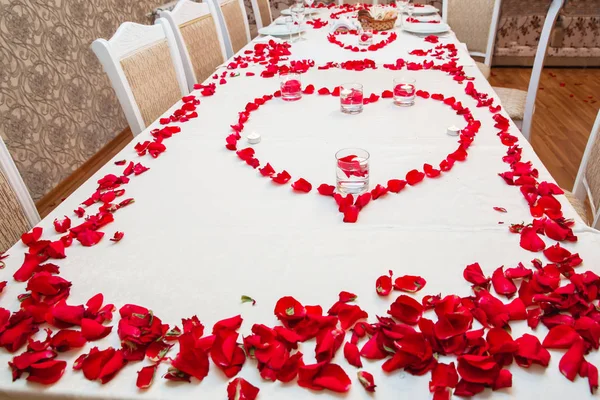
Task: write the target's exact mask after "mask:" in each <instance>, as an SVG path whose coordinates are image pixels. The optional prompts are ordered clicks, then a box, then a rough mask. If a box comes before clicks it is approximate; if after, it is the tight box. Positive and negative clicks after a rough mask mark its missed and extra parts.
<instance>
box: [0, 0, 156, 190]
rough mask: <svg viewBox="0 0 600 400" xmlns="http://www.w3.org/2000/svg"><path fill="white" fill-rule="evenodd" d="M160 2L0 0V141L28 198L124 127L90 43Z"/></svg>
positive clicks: (63, 175)
mask: <svg viewBox="0 0 600 400" xmlns="http://www.w3.org/2000/svg"><path fill="white" fill-rule="evenodd" d="M165 2H167V1H166V0H0V135H1V136H2V138H3V139H4V141H5V142H6V144H7V146H8V148H9V150H10V152H11V154H12V156H13V158H14V160H15V162H16V164H17V166H18V168H19V170H20V171H21V174H22V175H23V179H24V180H25V183H26V184H27V186H28V188H29V190H30V192H31V195H32V197H33V198H34V200H38V199H40V198H41V197H42V196H43V195H44V194H46V193H48V191H50V190H51V189H52V188H53V187H55V186H56V185H57V184H58V183H59V182H60V181H61V180H63V179H64V178H66V177H67V176H68V175H69V174H70V173H71V172H72V171H74V170H75V169H76V168H77V167H79V166H80V165H81V164H82V163H83V162H85V161H86V160H87V159H89V158H90V157H91V156H92V155H93V154H94V153H96V152H97V151H98V150H99V149H100V148H101V147H102V146H103V145H105V144H106V143H107V142H108V141H110V140H111V139H112V138H113V137H115V136H116V135H117V134H118V133H120V132H121V131H122V130H123V129H125V127H126V126H127V122H126V121H125V117H124V116H123V113H122V111H121V108H120V106H119V103H118V102H117V99H116V97H115V95H114V92H113V90H112V88H111V86H110V84H109V82H108V79H107V78H106V76H105V74H104V72H103V70H102V67H101V66H100V64H99V63H98V61H97V59H96V57H95V55H94V54H93V53H92V51H91V50H90V44H91V42H92V41H93V40H94V39H96V38H98V37H104V38H109V37H111V36H112V35H113V34H114V32H115V30H116V29H117V27H118V26H119V25H120V24H121V23H122V22H124V21H135V22H139V23H151V22H152V21H151V18H149V17H148V16H147V14H148V13H150V12H151V11H152V10H153V9H154V8H155V7H157V6H159V5H161V4H163V3H165Z"/></svg>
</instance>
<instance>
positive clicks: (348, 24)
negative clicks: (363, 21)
mask: <svg viewBox="0 0 600 400" xmlns="http://www.w3.org/2000/svg"><path fill="white" fill-rule="evenodd" d="M340 28H344V29H348V30H352V29H360V24H359V22H358V21H351V20H349V19H348V18H345V17H341V18H340V19H338V20H337V21H335V23H334V24H333V26H332V27H331V32H335V31H336V30H338V29H340Z"/></svg>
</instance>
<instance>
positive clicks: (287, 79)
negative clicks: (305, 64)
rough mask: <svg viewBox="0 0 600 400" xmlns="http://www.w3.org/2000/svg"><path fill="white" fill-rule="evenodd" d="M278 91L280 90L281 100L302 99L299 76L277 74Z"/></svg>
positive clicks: (294, 74)
mask: <svg viewBox="0 0 600 400" xmlns="http://www.w3.org/2000/svg"><path fill="white" fill-rule="evenodd" d="M279 89H280V90H281V100H284V101H296V100H300V98H301V97H302V83H301V82H300V74H299V73H296V72H281V73H280V74H279Z"/></svg>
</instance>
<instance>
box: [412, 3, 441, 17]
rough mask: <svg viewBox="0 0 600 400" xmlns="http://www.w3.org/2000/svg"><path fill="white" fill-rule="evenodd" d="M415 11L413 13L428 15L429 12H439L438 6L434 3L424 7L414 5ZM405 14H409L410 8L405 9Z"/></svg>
mask: <svg viewBox="0 0 600 400" xmlns="http://www.w3.org/2000/svg"><path fill="white" fill-rule="evenodd" d="M413 8H414V10H415V11H413V15H427V14H435V13H437V12H439V11H440V10H438V9H437V8H435V7H434V6H432V5H429V4H425V5H424V6H423V7H413ZM404 14H408V10H406V9H404Z"/></svg>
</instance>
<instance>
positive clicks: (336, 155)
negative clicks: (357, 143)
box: [335, 147, 371, 164]
mask: <svg viewBox="0 0 600 400" xmlns="http://www.w3.org/2000/svg"><path fill="white" fill-rule="evenodd" d="M351 150H352V151H355V150H358V152H363V153H364V154H365V155H366V156H365V157H361V158H364V161H369V159H370V158H371V154H370V153H369V152H368V151H367V150H365V149H361V148H360V147H345V148H343V149H339V150H338V151H336V153H335V160H336V161H337V162H338V163H342V164H345V163H348V164H349V163H351V162H350V161H340V158H341V157H340V156H339V154H340V153H341V152H343V151H347V152H350V151H351ZM350 154H352V153H350ZM350 154H348V155H350ZM348 155H346V156H342V157H347V156H348ZM356 156H357V157H360V156H359V155H356Z"/></svg>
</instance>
